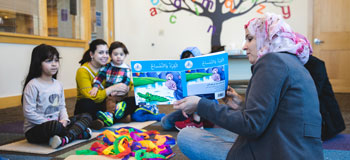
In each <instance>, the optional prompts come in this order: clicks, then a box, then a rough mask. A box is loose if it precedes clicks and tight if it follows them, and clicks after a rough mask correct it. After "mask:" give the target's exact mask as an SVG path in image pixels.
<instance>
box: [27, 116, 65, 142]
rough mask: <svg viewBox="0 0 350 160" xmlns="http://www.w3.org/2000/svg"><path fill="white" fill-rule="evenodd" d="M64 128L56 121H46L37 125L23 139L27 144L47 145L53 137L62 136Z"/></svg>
mask: <svg viewBox="0 0 350 160" xmlns="http://www.w3.org/2000/svg"><path fill="white" fill-rule="evenodd" d="M66 133H67V132H66V128H65V127H63V125H62V123H60V122H58V121H47V122H45V123H42V124H39V125H37V126H35V127H33V128H31V129H30V130H28V131H27V132H26V133H25V137H26V139H27V140H28V142H29V143H36V144H40V143H46V144H47V143H48V142H49V139H50V138H51V137H53V136H54V135H59V136H64V135H65V134H66Z"/></svg>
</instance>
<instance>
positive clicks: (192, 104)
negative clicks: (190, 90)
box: [174, 96, 201, 117]
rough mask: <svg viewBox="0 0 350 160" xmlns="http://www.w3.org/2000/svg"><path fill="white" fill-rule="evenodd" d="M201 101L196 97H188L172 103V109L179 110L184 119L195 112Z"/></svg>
mask: <svg viewBox="0 0 350 160" xmlns="http://www.w3.org/2000/svg"><path fill="white" fill-rule="evenodd" d="M199 100H201V98H200V97H198V96H190V97H186V98H184V99H181V100H178V101H175V102H174V109H181V110H182V113H183V114H184V116H185V117H188V116H187V115H188V114H193V113H194V112H196V110H197V106H198V103H199Z"/></svg>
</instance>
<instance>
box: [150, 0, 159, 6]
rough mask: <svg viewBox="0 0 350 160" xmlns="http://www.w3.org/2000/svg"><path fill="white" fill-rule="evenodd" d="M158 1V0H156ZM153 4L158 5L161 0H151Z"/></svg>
mask: <svg viewBox="0 0 350 160" xmlns="http://www.w3.org/2000/svg"><path fill="white" fill-rule="evenodd" d="M154 1H156V2H154ZM151 3H152V5H154V6H156V5H157V4H158V3H159V0H151Z"/></svg>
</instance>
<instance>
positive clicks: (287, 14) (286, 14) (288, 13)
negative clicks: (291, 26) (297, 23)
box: [281, 6, 291, 19]
mask: <svg viewBox="0 0 350 160" xmlns="http://www.w3.org/2000/svg"><path fill="white" fill-rule="evenodd" d="M281 8H282V13H283V18H284V19H288V18H290V16H291V15H290V8H289V6H287V12H285V10H284V8H285V7H281Z"/></svg>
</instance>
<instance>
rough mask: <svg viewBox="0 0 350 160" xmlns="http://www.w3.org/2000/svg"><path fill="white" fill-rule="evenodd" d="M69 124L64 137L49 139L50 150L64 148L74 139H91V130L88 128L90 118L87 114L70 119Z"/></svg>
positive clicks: (56, 136)
mask: <svg viewBox="0 0 350 160" xmlns="http://www.w3.org/2000/svg"><path fill="white" fill-rule="evenodd" d="M70 120H71V123H70V124H69V126H68V127H67V134H66V135H65V136H58V135H55V136H53V137H52V138H50V141H49V144H50V146H51V147H52V148H57V147H60V146H64V145H66V144H68V143H70V142H72V141H74V140H75V139H88V138H90V137H91V130H90V129H89V128H88V126H89V125H90V123H91V121H92V117H91V116H90V114H88V113H83V114H79V115H76V116H74V117H71V118H70Z"/></svg>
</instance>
